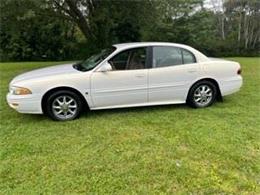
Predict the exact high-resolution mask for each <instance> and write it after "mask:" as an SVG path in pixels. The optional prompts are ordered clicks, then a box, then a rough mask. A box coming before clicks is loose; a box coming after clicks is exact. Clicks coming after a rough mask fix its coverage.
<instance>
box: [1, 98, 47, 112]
mask: <svg viewBox="0 0 260 195" xmlns="http://www.w3.org/2000/svg"><path fill="white" fill-rule="evenodd" d="M6 100H7V103H8V105H9V106H10V107H11V108H13V109H15V110H16V111H17V112H20V113H28V114H42V108H41V97H40V96H38V95H33V94H31V95H12V94H10V93H8V94H7V96H6Z"/></svg>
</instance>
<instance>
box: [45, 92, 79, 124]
mask: <svg viewBox="0 0 260 195" xmlns="http://www.w3.org/2000/svg"><path fill="white" fill-rule="evenodd" d="M64 97H65V101H64V102H65V103H66V101H68V103H69V102H70V101H72V103H71V105H67V103H66V108H67V110H66V111H65V112H64V109H62V108H58V110H55V108H53V107H54V106H57V107H62V106H64V104H62V105H60V104H56V103H57V102H59V101H61V100H62V99H63V98H64ZM61 103H63V102H61ZM55 104H56V105H55ZM45 106H46V109H45V113H46V114H47V116H49V117H50V118H51V119H53V120H55V121H69V120H74V119H76V118H78V117H79V115H80V113H81V111H82V107H83V103H82V100H81V98H80V97H79V96H78V95H77V94H76V93H74V92H72V91H68V90H60V91H56V92H54V93H52V94H51V95H49V96H48V97H47V99H46V104H45ZM69 106H71V107H73V108H70V107H69ZM74 107H75V108H74ZM72 109H73V110H72ZM61 110H62V113H63V115H64V117H61V116H60V115H62V113H61V114H58V112H59V111H61ZM71 110H72V112H73V114H72V113H69V111H71ZM65 113H66V114H65ZM68 113H69V115H67V114H68Z"/></svg>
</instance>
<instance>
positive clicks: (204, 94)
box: [187, 81, 217, 108]
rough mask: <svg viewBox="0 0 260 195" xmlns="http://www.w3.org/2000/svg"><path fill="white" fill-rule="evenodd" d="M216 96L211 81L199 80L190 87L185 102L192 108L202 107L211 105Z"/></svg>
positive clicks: (214, 87)
mask: <svg viewBox="0 0 260 195" xmlns="http://www.w3.org/2000/svg"><path fill="white" fill-rule="evenodd" d="M216 96H217V88H216V86H215V85H214V84H213V83H212V82H209V81H201V82H198V83H196V84H194V85H193V86H192V87H191V89H190V91H189V94H188V98H187V103H188V104H189V105H190V106H192V107H194V108H204V107H208V106H210V105H212V104H213V103H214V102H215V100H216Z"/></svg>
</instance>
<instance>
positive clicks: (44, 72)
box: [11, 64, 78, 84]
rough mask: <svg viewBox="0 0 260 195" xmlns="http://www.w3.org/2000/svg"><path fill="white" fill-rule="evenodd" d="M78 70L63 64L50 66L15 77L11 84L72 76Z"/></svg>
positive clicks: (71, 65)
mask: <svg viewBox="0 0 260 195" xmlns="http://www.w3.org/2000/svg"><path fill="white" fill-rule="evenodd" d="M77 72H78V70H76V69H74V68H73V64H63V65H57V66H51V67H47V68H40V69H36V70H33V71H29V72H26V73H23V74H20V75H18V76H16V77H15V78H14V79H13V80H12V81H11V83H12V84H13V83H16V82H20V81H25V80H31V79H36V78H37V79H39V78H42V77H47V76H57V75H61V74H66V75H67V74H73V73H77Z"/></svg>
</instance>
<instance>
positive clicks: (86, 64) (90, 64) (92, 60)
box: [73, 47, 116, 71]
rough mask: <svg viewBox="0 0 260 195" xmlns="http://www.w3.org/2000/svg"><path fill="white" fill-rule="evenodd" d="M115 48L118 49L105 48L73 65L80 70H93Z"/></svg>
mask: <svg viewBox="0 0 260 195" xmlns="http://www.w3.org/2000/svg"><path fill="white" fill-rule="evenodd" d="M115 50H116V48H115V47H111V48H108V49H103V50H102V51H101V52H100V53H98V54H95V55H92V56H91V57H89V58H88V59H86V60H83V61H82V62H79V63H77V64H75V65H73V67H74V68H76V69H77V70H80V71H88V70H91V69H93V68H95V67H96V66H97V65H98V64H99V63H100V62H102V61H103V60H104V59H105V58H106V57H108V56H109V55H110V54H111V53H112V52H113V51H115Z"/></svg>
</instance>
